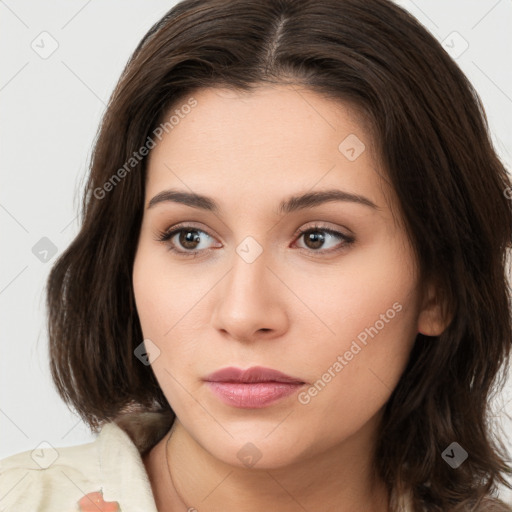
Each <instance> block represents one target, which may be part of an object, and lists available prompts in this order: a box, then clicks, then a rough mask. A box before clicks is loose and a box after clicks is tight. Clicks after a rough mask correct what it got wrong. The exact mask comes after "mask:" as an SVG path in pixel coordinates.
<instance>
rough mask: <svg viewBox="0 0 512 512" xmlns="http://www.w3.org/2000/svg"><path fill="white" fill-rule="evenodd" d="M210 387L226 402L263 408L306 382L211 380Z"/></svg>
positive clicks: (252, 407) (251, 407) (238, 405)
mask: <svg viewBox="0 0 512 512" xmlns="http://www.w3.org/2000/svg"><path fill="white" fill-rule="evenodd" d="M207 384H208V386H209V388H210V389H211V390H212V392H213V393H214V394H215V395H217V396H218V397H219V398H220V399H221V400H222V401H223V402H224V403H225V404H227V405H231V406H233V407H239V408H241V409H261V408H262V407H267V406H268V405H270V404H273V403H274V402H277V401H278V400H280V399H282V398H285V397H287V396H289V395H291V394H293V393H295V392H296V391H297V390H298V389H299V388H301V387H302V386H303V385H304V384H299V383H288V382H254V383H241V382H210V381H207Z"/></svg>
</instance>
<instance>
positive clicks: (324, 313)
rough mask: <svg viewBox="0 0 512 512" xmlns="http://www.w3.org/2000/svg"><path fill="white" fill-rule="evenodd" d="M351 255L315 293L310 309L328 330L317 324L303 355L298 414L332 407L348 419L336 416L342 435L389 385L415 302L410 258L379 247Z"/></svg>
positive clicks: (406, 345) (316, 414) (405, 348)
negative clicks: (305, 381) (305, 370)
mask: <svg viewBox="0 0 512 512" xmlns="http://www.w3.org/2000/svg"><path fill="white" fill-rule="evenodd" d="M388 247H390V245H389V244H388ZM358 256H359V257H358V259H357V261H356V260H354V261H353V262H350V265H349V263H348V260H347V266H346V267H345V268H344V270H343V273H342V274H339V275H338V277H337V278H336V279H332V281H331V282H330V284H329V286H324V287H323V293H322V294H320V293H319V292H315V293H316V294H317V295H318V297H319V298H320V297H321V301H320V302H319V304H321V305H322V306H321V308H319V309H317V311H316V312H317V314H318V316H319V317H321V318H323V319H324V320H326V323H327V324H328V326H329V328H330V331H331V332H330V333H329V331H327V329H323V330H322V335H321V336H317V340H316V343H315V344H314V347H315V349H314V350H313V351H311V350H310V352H309V353H308V355H307V359H308V366H309V368H310V373H309V376H310V379H309V382H310V383H312V385H311V386H309V387H308V388H307V389H306V390H305V392H304V393H303V394H302V397H299V399H300V401H301V403H302V404H303V405H304V413H305V414H306V415H309V414H311V417H310V418H309V419H308V421H312V422H315V421H317V419H318V418H322V417H324V418H325V417H329V416H331V417H332V415H333V414H335V415H336V416H337V417H342V418H347V419H348V418H350V421H345V422H344V423H343V428H346V429H347V432H345V433H346V434H347V435H349V434H350V433H351V432H352V429H357V428H359V427H360V426H361V425H362V424H364V423H365V422H366V421H367V420H368V419H369V418H370V417H372V416H373V415H374V414H375V413H376V412H377V411H379V409H380V408H381V407H382V406H383V405H384V404H385V403H386V401H387V400H388V399H389V397H390V395H391V393H392V391H393V390H394V388H395V387H396V384H397V383H398V380H399V378H400V376H401V375H402V373H403V371H404V369H405V366H406V364H407V360H408V357H409V354H410V350H411V349H412V346H413V343H414V340H415V336H416V320H417V307H418V303H417V295H416V281H415V277H414V273H413V271H412V266H411V264H410V261H411V260H409V259H406V258H405V257H404V254H402V255H401V256H400V253H399V252H395V251H392V250H389V249H386V248H384V249H383V250H382V251H379V252H378V257H377V256H376V253H372V254H370V253H368V254H367V255H363V254H362V253H360V254H359V255H358ZM397 256H398V257H397ZM303 293H307V292H306V290H303ZM309 293H310V296H311V291H310V292H309ZM306 411H308V412H306ZM318 428H322V425H321V424H319V425H318Z"/></svg>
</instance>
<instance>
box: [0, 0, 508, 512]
mask: <svg viewBox="0 0 512 512" xmlns="http://www.w3.org/2000/svg"><path fill="white" fill-rule="evenodd" d="M510 186H511V184H510V181H509V178H508V177H507V174H506V170H505V168H504V166H503V165H502V163H501V162H500V161H499V159H498V157H497V155H496V153H495V151H494V149H493V147H492V144H491V142H490V138H489V135H488V128H487V125H486V120H485V115H484V112H483V109H482V106H481V103H480V101H479V99H478V96H477V94H476V93H475V91H474V89H473V88H472V86H471V85H470V83H469V82H468V80H467V79H466V78H465V76H464V75H463V73H462V72H461V71H460V69H459V68H458V67H457V66H456V65H455V63H454V62H453V61H452V60H451V59H450V58H449V56H448V55H447V54H446V53H445V52H444V51H443V49H442V47H441V46H440V44H439V43H438V42H437V41H436V40H435V39H434V38H433V37H432V36H430V35H429V34H428V32H427V31H426V30H425V29H424V28H422V26H421V25H420V24H419V23H418V22H417V21H416V20H415V19H414V18H413V17H412V16H410V15H409V14H407V12H405V11H404V10H402V9H400V8H399V7H397V6H396V5H394V4H393V3H391V2H389V1H387V0H371V1H364V2H363V1H362V0H322V1H296V0H282V1H277V0H259V1H256V2H254V1H250V2H249V1H246V0H241V1H227V0H200V1H199V0H185V1H183V2H181V3H179V4H178V5H177V6H176V7H174V8H173V9H171V11H169V13H168V14H166V15H165V16H164V17H163V18H162V20H160V21H159V22H158V23H157V24H156V25H155V26H154V27H153V28H152V29H151V30H150V31H149V32H148V34H147V35H146V36H145V37H144V38H143V40H142V41H141V43H140V44H139V46H138V47H137V49H136V50H135V52H134V54H133V56H132V58H131V59H130V61H129V62H128V64H127V66H126V69H125V70H124V72H123V75H122V76H121V79H120V81H119V83H118V85H117V87H116V89H115V91H114V93H113V95H112V98H111V100H110V103H109V105H108V109H107V112H106V113H105V116H104V119H103V123H102V126H101V130H100V133H99V136H98V139H97V141H96V146H95V150H94V156H93V161H92V166H91V172H90V177H89V181H88V184H87V187H86V193H85V196H84V203H83V208H84V217H83V223H82V227H81V230H80V232H79V234H78V235H77V237H76V239H75V240H74V241H73V243H72V244H71V245H70V247H69V248H68V250H67V251H66V252H65V253H64V254H63V255H62V256H61V257H60V259H59V260H58V262H57V263H56V265H55V266H54V268H53V269H52V272H51V275H50V277H49V281H48V295H47V297H48V308H49V340H50V353H51V370H52V375H53V378H54V381H55V384H56V386H57V388H58V390H59V392H60V394H61V396H62V398H63V399H64V400H65V401H66V402H67V403H68V404H70V405H72V406H73V407H74V409H75V410H76V411H77V412H78V413H79V414H80V416H81V417H82V418H83V420H84V421H85V422H86V423H87V424H88V425H89V426H90V427H91V428H92V429H93V431H95V432H98V431H100V430H101V432H100V434H99V436H98V437H97V439H96V441H94V442H93V443H89V444H87V445H81V446H76V447H66V448H60V449H59V450H58V453H56V454H52V453H49V451H48V450H46V451H45V450H41V451H40V453H29V452H26V453H24V454H18V455H15V456H13V457H10V458H8V459H5V460H4V461H2V466H3V472H2V486H3V487H5V488H10V489H12V491H11V492H10V493H9V494H8V495H7V497H6V498H5V500H6V505H7V506H8V507H9V506H12V507H13V509H15V510H44V511H49V510H72V509H73V507H74V509H75V510H123V512H125V511H127V510H133V511H136V510H144V511H152V512H154V511H156V510H158V511H159V512H169V511H176V510H188V511H193V510H197V511H214V510H215V511H217V510H222V511H224V512H229V511H231V510H243V511H247V512H252V511H260V510H280V511H299V510H319V511H337V512H346V511H363V510H365V511H366V510H371V511H375V512H380V511H382V512H384V511H396V510H405V511H421V510H428V511H443V512H446V511H459V510H460V511H462V510H464V511H466V510H512V508H510V507H508V506H507V505H506V504H504V503H502V502H500V501H499V500H498V499H497V498H496V497H495V490H496V485H497V484H498V483H501V484H506V477H507V476H510V475H511V474H512V469H511V467H510V466H509V465H508V463H509V461H508V459H507V457H508V455H507V454H506V452H505V449H504V447H503V446H502V445H501V443H499V441H496V440H495V439H494V437H493V430H492V425H491V424H490V421H489V420H490V418H489V410H488V399H489V396H490V394H491V392H492V391H493V390H494V389H496V386H497V383H498V377H499V376H500V375H501V373H500V372H501V371H502V370H503V369H504V368H505V367H506V364H507V363H508V357H509V354H510V348H511V340H512V336H511V318H510V296H509V291H508V285H507V278H506V277H507V276H506V274H505V256H506V254H507V253H506V251H507V248H508V247H509V246H510V241H511V227H512V211H511V207H510V202H509V201H508V199H507V191H508V190H511V189H510V188H509V187H510ZM24 507H25V508H24ZM8 509H9V508H8Z"/></svg>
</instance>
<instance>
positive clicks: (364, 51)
mask: <svg viewBox="0 0 512 512" xmlns="http://www.w3.org/2000/svg"><path fill="white" fill-rule="evenodd" d="M270 82H271V83H290V84H300V85H303V86H306V87H308V88H309V89H311V90H313V91H316V92H317V93H320V94H325V95H327V96H329V97H330V98H334V99H337V100H340V101H346V102H351V103H353V104H355V105H357V106H358V108H360V109H361V110H362V111H363V112H365V113H366V114H367V115H368V118H369V119H370V120H371V124H372V129H373V131H374V132H375V134H376V139H377V142H376V144H377V147H378V154H379V155H380V158H381V161H382V165H383V168H384V169H386V172H387V179H388V180H389V181H390V183H391V185H392V187H393V189H394V190H395V191H396V195H397V197H398V200H399V204H400V209H401V216H402V217H403V220H404V224H405V226H406V229H407V232H408V235H409V238H410V240H411V243H412V244H413V246H414V249H415V253H416V255H417V260H418V268H419V270H420V274H421V278H422V280H423V282H426V280H427V279H431V280H434V281H435V282H436V283H438V284H439V286H440V287H441V289H442V294H443V300H444V301H445V302H446V304H447V308H448V309H449V310H450V311H451V312H452V313H453V318H452V321H451V322H450V324H449V326H448V328H447V329H446V330H445V332H444V333H443V334H442V335H440V336H438V337H427V336H424V335H421V334H418V336H417V339H416V341H415V345H414V348H413V350H412V352H411V355H410V359H409V362H408V366H407V368H406V370H405V372H404V374H403V375H402V377H401V380H400V382H399V384H398V386H397V387H396V389H395V390H394V392H393V394H392V396H391V398H390V400H389V401H388V403H387V404H386V409H385V415H384V419H383V424H382V428H381V431H380V437H379V440H378V452H377V460H376V464H377V471H378V472H379V474H380V476H381V477H382V478H383V479H384V481H385V482H386V483H387V485H388V487H389V489H390V490H393V491H397V492H399V493H402V492H404V491H410V492H411V493H412V498H413V506H414V510H428V511H442V512H446V511H452V510H453V511H458V510H477V509H478V510H483V509H484V508H483V507H484V500H486V498H485V497H486V496H491V495H493V494H494V493H495V491H496V486H497V484H498V483H501V484H504V485H507V486H508V487H510V485H509V484H508V483H507V481H506V478H505V476H506V475H511V474H512V469H511V468H510V466H508V465H507V463H508V461H507V459H506V457H507V454H506V451H505V448H504V447H503V445H502V443H501V442H500V441H499V440H498V439H495V438H494V432H493V430H492V427H493V426H492V424H491V423H490V416H491V415H490V410H489V398H490V396H491V395H492V393H493V391H496V390H497V389H498V384H503V378H504V376H503V374H501V372H500V370H501V369H503V368H504V367H505V365H506V364H507V363H508V360H509V355H510V349H511V346H512V332H511V317H510V295H509V288H508V284H507V283H508V282H507V276H506V273H505V271H506V261H505V257H506V250H507V248H508V247H509V246H510V243H511V238H512V233H511V229H512V210H511V204H510V201H508V200H507V198H506V197H505V191H506V190H511V189H509V187H510V181H509V179H508V177H507V173H506V170H505V168H504V166H503V164H502V163H501V162H500V160H499V158H498V157H497V155H496V153H495V151H494V149H493V146H492V142H491V140H490V137H489V128H488V125H487V120H486V116H485V113H484V110H483V107H482V104H481V102H480V99H479V97H478V95H477V93H476V92H475V90H474V89H473V87H472V86H471V84H470V83H469V81H468V80H467V78H466V77H465V76H464V74H463V73H462V71H461V70H460V69H459V68H458V66H457V65H456V64H455V63H454V62H453V61H452V60H451V58H450V57H449V56H448V54H447V53H445V51H444V50H443V48H442V46H441V45H440V43H439V42H438V41H437V40H436V39H435V38H434V37H432V36H431V35H430V34H429V33H428V32H427V31H426V30H425V29H424V28H423V27H422V26H421V25H420V24H419V23H418V22H417V20H415V19H414V18H413V17H412V16H411V15H410V14H408V13H407V12H406V11H405V10H403V9H401V8H399V7H398V6H396V5H395V4H393V3H392V2H390V1H387V0H257V1H255V0H239V1H229V0H185V1H183V2H181V3H179V4H177V5H176V6H175V7H174V8H173V9H171V10H170V11H169V12H168V13H167V14H166V15H165V16H164V17H163V18H162V19H161V20H160V21H159V22H158V23H156V24H155V25H154V26H153V27H152V28H151V29H150V30H149V32H148V33H147V34H146V35H145V37H144V38H143V39H142V41H141V42H140V44H139V45H138V47H137V48H136V50H135V52H134V53H133V55H132V57H131V58H130V60H129V62H128V63H127V65H126V68H125V69H124V71H123V73H122V76H121V78H120V80H119V83H118V84H117V86H116V88H115V90H114V92H113V94H112V97H111V99H110V102H109V104H108V108H107V110H106V113H105V115H104V118H103V121H102V124H101V127H100V131H99V133H98V136H97V140H96V142H95V148H94V152H93V156H92V161H91V169H90V175H89V178H88V182H87V186H86V190H85V195H84V198H83V205H82V206H83V219H82V226H81V229H80V232H79V233H78V235H77V236H76V238H75V239H74V240H73V242H72V243H71V245H70V246H69V248H68V249H67V250H66V251H65V252H64V253H63V254H62V255H61V256H60V258H59V259H58V261H57V262H56V264H55V266H54V267H53V269H52V271H51V274H50V276H49V280H48V288H47V304H48V311H49V340H50V342H49V343H50V361H51V363H50V364H51V371H52V376H53V379H54V381H55V384H56V386H57V389H58V391H59V393H60V395H61V396H62V398H63V400H64V401H65V402H66V403H68V404H71V405H72V406H73V407H74V408H75V409H76V410H77V412H78V413H79V415H80V416H81V417H82V419H83V420H84V421H85V422H86V423H87V424H89V426H90V427H91V428H92V429H95V430H97V428H98V427H99V426H100V425H102V424H103V423H105V422H106V421H110V420H112V419H114V418H116V417H118V415H119V414H120V413H122V412H123V411H126V410H128V409H129V408H130V407H139V408H140V409H142V410H147V411H151V410H158V409H161V410H164V411H168V413H169V415H170V416H171V417H172V415H173V412H172V410H171V409H170V406H169V404H168V402H167V400H166V399H165V396H164V395H163V393H162V391H161V389H160V387H159V385H158V382H157V380H156V379H155V376H154V374H153V372H152V370H151V367H150V366H145V365H143V364H141V363H140V361H139V360H138V359H136V358H135V357H134V349H135V348H136V347H137V346H138V345H139V344H140V343H141V342H142V340H143V337H142V332H141V327H140V324H139V319H138V316H137V311H136V308H135V302H134V296H133V288H132V267H133V261H134V255H135V251H136V247H137V240H138V234H139V231H140V225H141V219H142V214H143V204H144V203H143V202H144V190H145V174H146V159H145V158H141V159H140V161H139V160H138V161H137V162H136V165H132V167H133V169H127V167H126V162H128V161H130V158H133V155H134V152H136V151H138V150H139V148H141V147H143V146H144V145H147V144H148V140H149V139H148V137H150V136H151V134H152V133H155V132H154V130H155V127H157V126H158V124H159V123H160V122H161V121H162V119H163V116H164V115H165V114H166V113H168V112H169V109H170V108H171V107H172V106H175V105H176V104H177V103H178V102H179V101H181V100H182V99H183V98H186V97H187V95H191V94H192V93H193V91H194V90H198V89H199V88H208V87H214V86H223V87H229V88H231V89H236V90H245V91H250V90H252V89H253V88H254V87H256V86H258V85H261V84H264V83H270ZM132 164H133V162H132ZM121 168H124V169H125V171H126V172H124V173H119V172H118V173H117V176H118V178H120V174H122V179H119V180H116V181H115V182H114V181H113V176H114V174H115V173H116V170H118V169H121ZM107 182H109V183H110V184H111V186H109V187H107V186H106V183H107ZM107 191H108V195H107ZM500 375H501V379H500V378H499V376H500ZM454 441H456V442H457V443H459V444H460V445H461V446H462V447H463V448H465V449H466V450H467V451H468V452H469V457H468V459H467V460H466V461H465V462H464V463H463V464H462V465H461V466H460V467H458V468H457V469H452V468H451V467H450V466H449V465H448V464H447V463H445V461H444V460H443V459H442V456H441V454H442V452H443V451H444V450H445V448H447V447H448V446H449V445H450V444H451V443H452V442H454ZM492 502H493V503H494V504H495V506H497V507H498V506H499V503H500V502H499V501H498V500H496V499H493V500H492ZM503 507H505V505H503ZM486 510H490V509H486ZM496 510H498V509H496ZM503 510H506V508H503ZM508 510H512V509H508Z"/></svg>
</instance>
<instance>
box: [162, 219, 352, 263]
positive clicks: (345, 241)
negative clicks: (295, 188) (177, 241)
mask: <svg viewBox="0 0 512 512" xmlns="http://www.w3.org/2000/svg"><path fill="white" fill-rule="evenodd" d="M182 231H184V232H187V231H197V232H199V233H204V234H206V235H208V236H209V237H210V238H213V237H212V236H211V235H210V234H209V233H208V232H207V231H204V230H203V229H199V228H196V227H195V226H190V225H186V224H185V225H178V226H175V227H173V228H172V229H171V230H168V231H160V232H159V233H158V237H157V241H158V242H162V243H164V244H166V245H167V246H168V249H169V251H171V252H173V253H176V254H178V255H180V256H183V257H193V258H195V257H197V256H198V254H199V253H200V252H207V251H211V250H212V249H200V250H196V251H182V250H179V249H176V247H174V246H173V244H172V243H170V241H171V240H172V238H173V237H174V235H176V234H178V233H181V232H182ZM317 231H320V232H324V233H328V234H329V235H332V236H334V237H336V238H339V239H341V240H342V245H341V247H339V248H337V249H328V250H324V251H322V250H314V249H307V248H306V249H304V248H302V247H301V248H300V249H302V250H305V251H309V252H313V253H320V254H326V253H333V252H334V253H335V252H338V251H341V250H343V249H345V248H346V247H348V246H350V245H352V244H353V243H354V242H355V238H354V237H353V236H350V235H345V234H344V233H341V232H339V231H336V230H334V229H331V228H328V227H325V226H322V225H319V224H315V225H314V226H311V227H308V228H306V229H300V230H299V231H298V233H297V236H296V239H297V240H298V239H300V237H301V236H303V235H304V234H306V233H311V232H317Z"/></svg>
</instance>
